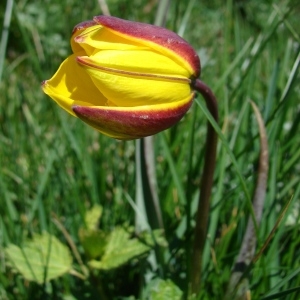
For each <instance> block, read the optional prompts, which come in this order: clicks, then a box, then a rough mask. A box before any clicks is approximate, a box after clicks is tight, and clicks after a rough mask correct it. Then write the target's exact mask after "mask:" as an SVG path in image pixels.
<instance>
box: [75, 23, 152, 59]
mask: <svg viewBox="0 0 300 300" xmlns="http://www.w3.org/2000/svg"><path fill="white" fill-rule="evenodd" d="M73 43H75V44H77V45H79V46H81V47H82V49H84V50H85V51H86V53H87V55H88V56H90V55H93V54H94V53H95V51H98V50H123V51H125V50H137V49H140V50H142V49H149V48H148V47H145V46H143V45H142V44H140V43H136V42H133V41H131V40H128V39H126V38H123V37H121V36H119V35H116V34H114V33H112V32H111V31H108V30H107V29H106V28H104V27H102V26H101V25H97V26H93V27H89V28H87V29H85V30H83V31H82V32H80V34H79V35H77V36H75V37H74V38H73V39H72V44H73ZM75 47H76V46H74V48H75ZM76 49H77V48H76Z"/></svg>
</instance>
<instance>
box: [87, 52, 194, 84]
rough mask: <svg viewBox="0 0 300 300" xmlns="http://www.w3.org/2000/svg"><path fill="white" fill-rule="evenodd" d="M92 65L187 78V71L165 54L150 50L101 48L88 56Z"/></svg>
mask: <svg viewBox="0 0 300 300" xmlns="http://www.w3.org/2000/svg"><path fill="white" fill-rule="evenodd" d="M88 60H89V62H90V63H92V64H93V65H98V66H103V67H108V68H112V69H117V70H124V71H132V72H138V73H143V74H156V75H169V76H174V77H182V78H188V77H189V73H188V71H187V70H186V69H185V68H183V67H182V66H180V65H178V64H177V63H176V62H174V61H173V60H171V59H170V58H169V57H167V56H163V55H161V54H159V53H156V52H153V51H151V50H131V51H122V50H103V51H98V52H97V53H95V54H94V55H92V56H90V57H89V59H88Z"/></svg>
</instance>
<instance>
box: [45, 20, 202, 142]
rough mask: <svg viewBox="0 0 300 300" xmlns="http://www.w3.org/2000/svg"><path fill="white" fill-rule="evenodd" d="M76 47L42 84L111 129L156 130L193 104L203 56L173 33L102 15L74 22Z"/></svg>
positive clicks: (72, 109) (125, 136) (119, 132)
mask: <svg viewBox="0 0 300 300" xmlns="http://www.w3.org/2000/svg"><path fill="white" fill-rule="evenodd" d="M71 47H72V50H73V54H72V55H70V56H69V57H68V58H67V59H66V60H65V61H64V62H63V63H62V64H61V66H60V67H59V69H58V71H57V72H56V73H55V75H54V76H53V77H52V78H51V79H50V80H46V81H44V82H43V83H42V88H43V90H44V92H45V93H46V94H47V95H49V96H50V97H51V98H52V99H53V100H55V101H56V102H57V104H58V105H60V106H61V107H62V108H63V109H65V110H66V111H67V112H69V113H70V114H71V115H73V116H77V117H78V118H80V119H81V120H82V121H84V122H85V123H87V124H89V125H90V126H92V127H93V128H95V129H97V130H98V131H100V132H101V133H103V134H105V135H108V136H110V137H113V138H116V139H121V140H129V139H136V138H141V137H145V136H149V135H153V134H156V133H158V132H160V131H162V130H165V129H167V128H169V127H171V126H173V125H174V124H175V123H177V122H178V121H179V120H180V119H181V118H182V117H183V116H184V114H185V113H186V112H187V111H188V109H189V108H190V106H191V104H192V102H193V99H194V96H195V92H194V90H193V87H192V85H191V84H192V82H194V79H195V78H197V77H198V76H199V75H200V60H199V57H198V55H197V53H196V52H195V50H194V49H193V48H192V47H191V46H190V45H189V44H188V43H187V42H186V41H185V40H183V39H182V38H181V37H179V36H178V35H177V34H175V33H174V32H171V31H169V30H167V29H164V28H161V27H157V26H154V25H149V24H144V23H138V22H131V21H125V20H122V19H119V18H115V17H110V16H97V17H94V19H93V20H92V21H86V22H83V23H80V24H78V25H77V26H75V28H74V30H73V34H72V37H71Z"/></svg>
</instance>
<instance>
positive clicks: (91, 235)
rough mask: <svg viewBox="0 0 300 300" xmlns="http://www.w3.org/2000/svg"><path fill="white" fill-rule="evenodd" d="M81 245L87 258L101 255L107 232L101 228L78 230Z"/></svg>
mask: <svg viewBox="0 0 300 300" xmlns="http://www.w3.org/2000/svg"><path fill="white" fill-rule="evenodd" d="M79 239H80V242H81V245H82V247H83V249H84V251H85V253H86V254H87V255H88V257H89V258H91V259H93V258H97V257H99V256H101V255H103V253H104V250H105V246H106V243H107V234H106V233H105V232H103V231H101V230H86V229H84V228H81V229H80V230H79Z"/></svg>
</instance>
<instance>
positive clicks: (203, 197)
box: [190, 79, 218, 294]
mask: <svg viewBox="0 0 300 300" xmlns="http://www.w3.org/2000/svg"><path fill="white" fill-rule="evenodd" d="M193 88H194V89H195V90H196V91H198V92H199V93H200V94H201V95H202V96H203V98H204V99H205V102H206V106H207V108H208V110H209V112H210V113H211V115H212V116H213V118H214V119H215V121H216V122H218V104H217V100H216V97H215V96H214V94H213V92H212V91H211V89H210V88H209V87H208V86H207V85H206V84H205V83H203V82H202V81H200V80H199V79H197V80H196V81H195V82H194V84H193ZM217 137H218V136H217V133H216V132H215V130H214V128H213V126H212V125H211V124H210V123H209V122H207V134H206V143H205V144H206V151H205V160H204V170H203V175H202V180H201V184H200V196H199V202H198V209H197V213H196V227H195V234H194V246H193V253H192V261H191V277H190V278H191V292H192V294H198V293H199V291H200V286H201V269H202V256H203V250H204V245H205V241H206V232H207V222H208V215H209V208H210V201H209V200H210V195H211V190H212V185H213V175H214V169H215V164H216V152H217Z"/></svg>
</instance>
